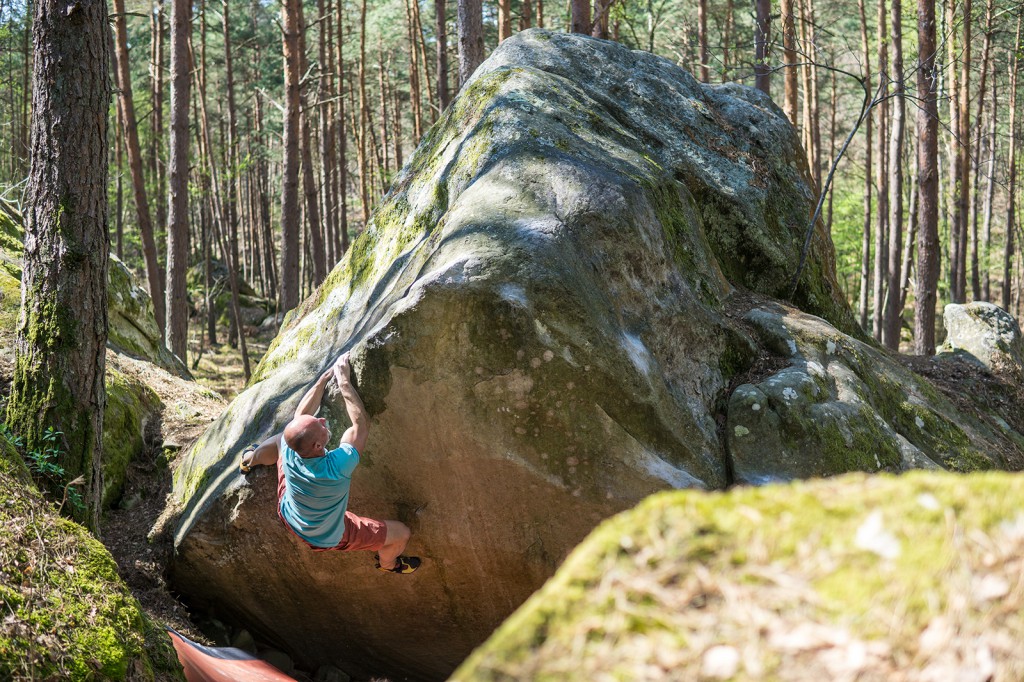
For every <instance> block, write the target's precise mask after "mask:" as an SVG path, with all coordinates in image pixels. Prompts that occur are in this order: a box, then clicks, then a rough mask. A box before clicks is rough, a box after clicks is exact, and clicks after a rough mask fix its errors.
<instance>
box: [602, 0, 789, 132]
mask: <svg viewBox="0 0 1024 682" xmlns="http://www.w3.org/2000/svg"><path fill="white" fill-rule="evenodd" d="M609 4H610V3H609ZM602 18H603V21H604V26H605V30H604V35H602V36H599V37H600V38H607V37H608V7H607V6H606V7H605V10H604V12H603V16H602ZM697 44H698V49H699V51H700V80H701V82H702V83H707V82H708V81H709V80H710V74H709V71H708V0H698V2H697ZM790 120H793V119H790Z"/></svg>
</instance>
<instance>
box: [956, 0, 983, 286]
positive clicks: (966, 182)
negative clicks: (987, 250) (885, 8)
mask: <svg viewBox="0 0 1024 682" xmlns="http://www.w3.org/2000/svg"><path fill="white" fill-rule="evenodd" d="M971 10H972V8H971V0H963V12H964V33H963V36H964V37H963V53H962V54H961V59H962V62H961V65H960V88H959V90H958V92H957V93H956V96H957V100H958V104H959V112H958V114H957V120H958V127H959V129H960V139H959V140H958V143H957V150H958V154H957V156H956V159H955V161H956V164H957V168H956V169H955V172H956V174H957V176H958V177H957V194H956V201H955V202H954V205H955V209H954V210H955V211H956V212H957V222H958V223H959V225H960V229H959V231H958V233H957V236H958V237H959V244H958V248H957V256H958V262H957V283H956V293H957V294H959V296H960V302H961V303H962V302H965V301H966V300H967V242H968V239H967V233H968V225H969V224H970V223H969V220H970V214H969V208H970V203H969V199H968V196H969V195H970V192H971V132H970V131H971V110H970V100H971ZM979 101H981V100H979Z"/></svg>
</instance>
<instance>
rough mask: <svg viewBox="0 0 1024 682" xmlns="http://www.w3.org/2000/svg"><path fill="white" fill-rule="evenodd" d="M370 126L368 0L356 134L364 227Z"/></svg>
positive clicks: (363, 9) (361, 13)
mask: <svg viewBox="0 0 1024 682" xmlns="http://www.w3.org/2000/svg"><path fill="white" fill-rule="evenodd" d="M369 128H370V103H369V101H368V100H367V98H366V0H362V2H361V3H360V7H359V124H358V126H357V128H356V134H357V135H358V136H359V147H358V149H357V155H358V159H357V162H358V165H359V197H360V199H361V204H362V208H363V227H364V229H365V227H366V225H367V223H369V222H370V178H369V174H370V163H369V159H368V158H367V154H368V153H369V151H370V150H368V149H367V147H366V138H367V136H368V135H369Z"/></svg>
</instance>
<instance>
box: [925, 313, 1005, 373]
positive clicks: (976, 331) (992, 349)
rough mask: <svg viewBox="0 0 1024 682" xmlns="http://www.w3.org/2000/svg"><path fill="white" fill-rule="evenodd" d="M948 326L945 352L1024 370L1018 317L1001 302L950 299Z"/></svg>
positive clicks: (991, 367)
mask: <svg viewBox="0 0 1024 682" xmlns="http://www.w3.org/2000/svg"><path fill="white" fill-rule="evenodd" d="M942 323H943V324H944V325H945V326H946V332H947V335H946V342H945V344H943V346H942V348H941V349H940V351H941V352H943V353H961V354H965V355H967V356H969V357H970V358H972V359H974V360H977V361H978V362H980V363H981V364H982V365H984V366H985V367H986V368H988V369H989V370H991V371H999V370H1006V369H1010V370H1011V371H1014V370H1015V371H1016V372H1017V373H1021V372H1024V339H1022V338H1021V332H1020V326H1019V325H1018V324H1017V320H1015V319H1014V318H1013V316H1012V315H1010V314H1009V313H1008V312H1006V311H1005V310H1003V309H1002V308H1000V307H999V306H997V305H993V304H991V303H986V302H984V301H975V302H973V303H968V304H966V305H962V304H959V303H950V304H949V305H947V306H946V308H945V309H944V311H943V313H942Z"/></svg>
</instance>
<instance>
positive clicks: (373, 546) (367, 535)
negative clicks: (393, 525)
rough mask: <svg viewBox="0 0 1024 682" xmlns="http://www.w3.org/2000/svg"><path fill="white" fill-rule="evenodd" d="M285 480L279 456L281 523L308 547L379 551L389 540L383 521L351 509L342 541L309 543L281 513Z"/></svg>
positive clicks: (278, 475)
mask: <svg viewBox="0 0 1024 682" xmlns="http://www.w3.org/2000/svg"><path fill="white" fill-rule="evenodd" d="M284 489H285V482H284V466H283V465H282V464H281V458H280V457H278V458H277V515H278V517H280V519H281V523H283V524H284V527H285V528H287V529H288V531H289V532H290V533H291V534H292V535H294V536H295V537H297V538H299V539H300V540H302V542H304V543H305V544H306V545H307V546H308V547H310V548H311V549H312V550H314V551H316V552H333V551H335V550H338V551H342V552H354V551H358V550H368V551H371V552H379V551H380V549H381V548H382V547H383V546H384V543H385V542H387V538H388V527H387V525H386V524H385V523H384V522H383V521H377V520H376V519H368V518H365V517H363V516H356V515H355V514H353V513H352V512H350V511H346V512H345V532H344V534H342V536H341V542H339V543H338V544H337V545H335V546H334V547H317V546H315V545H311V544H309V542H307V541H306V539H305V538H303V537H301V536H299V534H298V533H296V532H295V530H294V529H293V528H292V527H291V526H289V525H288V522H287V521H285V520H284V516H283V515H282V514H281V498H282V497H283V496H284Z"/></svg>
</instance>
